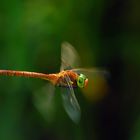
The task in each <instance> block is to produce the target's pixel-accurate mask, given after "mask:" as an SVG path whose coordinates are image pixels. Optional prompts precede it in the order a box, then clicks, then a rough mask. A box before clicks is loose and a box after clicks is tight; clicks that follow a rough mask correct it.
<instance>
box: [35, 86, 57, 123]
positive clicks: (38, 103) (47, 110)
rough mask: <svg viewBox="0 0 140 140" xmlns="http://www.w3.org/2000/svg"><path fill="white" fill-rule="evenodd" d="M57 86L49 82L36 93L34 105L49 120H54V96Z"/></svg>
mask: <svg viewBox="0 0 140 140" xmlns="http://www.w3.org/2000/svg"><path fill="white" fill-rule="evenodd" d="M54 90H55V87H54V86H53V85H52V84H47V85H46V86H44V87H42V88H41V89H40V90H38V91H36V92H35V94H34V96H33V97H34V98H33V101H34V105H35V107H36V108H37V109H38V111H39V112H40V113H41V114H42V116H43V117H44V118H45V119H46V120H47V121H53V119H54V118H53V117H54V112H55V109H54V108H55V103H54V100H53V99H52V98H53V97H54Z"/></svg>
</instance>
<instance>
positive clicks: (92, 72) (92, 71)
mask: <svg viewBox="0 0 140 140" xmlns="http://www.w3.org/2000/svg"><path fill="white" fill-rule="evenodd" d="M72 71H74V72H76V73H78V74H81V73H82V74H84V75H85V76H87V78H90V77H91V76H92V77H95V76H98V75H100V76H103V77H105V78H109V77H110V73H109V72H108V71H107V70H104V69H98V68H76V69H72Z"/></svg>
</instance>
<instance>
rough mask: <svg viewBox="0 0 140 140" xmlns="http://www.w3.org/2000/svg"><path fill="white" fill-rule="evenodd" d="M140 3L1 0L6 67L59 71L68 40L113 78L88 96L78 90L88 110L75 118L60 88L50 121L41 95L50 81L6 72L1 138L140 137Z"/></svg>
mask: <svg viewBox="0 0 140 140" xmlns="http://www.w3.org/2000/svg"><path fill="white" fill-rule="evenodd" d="M139 4H140V2H139V1H136V0H135V1H134V0H129V1H125V0H112V1H109V0H107V1H103V0H98V1H97V0H94V1H93V0H87V1H84V0H78V1H74V0H59V1H58V0H46V1H45V0H40V1H38V0H35V1H33V0H24V1H21V0H13V1H10V0H1V1H0V46H1V51H0V69H15V70H28V71H37V72H44V73H54V72H58V71H59V67H60V63H61V62H60V45H61V43H62V42H63V41H68V42H70V43H71V44H72V45H74V46H75V48H76V50H78V52H79V54H80V56H81V61H82V64H83V67H103V68H105V69H107V70H108V71H109V72H110V77H108V78H107V80H108V82H107V83H108V84H107V83H106V82H105V81H104V80H102V79H100V80H99V81H98V82H97V83H95V86H96V88H95V91H96V92H97V93H99V95H97V96H92V94H91V93H92V92H93V95H95V94H97V93H96V92H95V91H91V90H90V91H91V93H90V95H89V94H87V95H86V96H84V94H81V93H82V92H81V91H79V90H78V91H76V96H77V99H78V101H79V104H80V106H81V109H82V116H81V121H80V123H79V124H74V123H73V122H72V121H71V120H70V119H69V118H68V116H67V114H66V113H65V111H64V109H63V106H62V104H61V98H60V96H59V95H60V94H61V93H60V91H59V89H56V94H55V97H54V98H55V99H54V108H55V110H54V113H53V114H54V115H53V114H52V115H53V116H52V117H53V119H52V120H51V121H49V120H46V119H45V117H44V115H43V114H42V113H41V112H39V110H38V109H37V108H36V106H35V105H34V102H33V100H34V99H33V98H34V94H35V93H36V92H37V91H39V89H41V88H42V87H43V86H45V84H46V81H41V80H37V79H26V78H17V77H3V76H1V80H0V140H25V139H26V140H28V139H30V140H32V139H33V140H59V139H60V140H63V139H67V140H71V139H72V140H90V139H94V140H102V139H104V140H118V139H119V140H121V139H123V140H125V139H126V140H128V139H130V140H139V139H140V133H139V131H140V109H139V106H140V102H139V100H140V89H139V83H140V74H139V71H140V39H139V38H140V34H139V32H140V9H139ZM104 82H105V87H104V86H102V85H104V84H103V83H104ZM99 83H101V84H99ZM85 90H86V89H85ZM104 91H105V92H104ZM38 94H39V93H38ZM85 97H87V98H85ZM98 97H99V98H98ZM94 98H96V99H97V100H96V99H95V100H94ZM88 99H90V100H88ZM50 116H51V114H50Z"/></svg>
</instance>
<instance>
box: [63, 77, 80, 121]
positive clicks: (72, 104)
mask: <svg viewBox="0 0 140 140" xmlns="http://www.w3.org/2000/svg"><path fill="white" fill-rule="evenodd" d="M65 80H66V82H67V84H68V87H63V88H62V99H63V104H64V108H65V110H66V112H67V114H68V115H69V117H70V118H71V119H72V120H73V121H74V122H76V123H78V122H79V120H80V116H81V110H80V106H79V104H78V101H77V99H76V97H75V94H74V90H73V87H72V85H71V84H70V78H69V77H68V76H66V77H65Z"/></svg>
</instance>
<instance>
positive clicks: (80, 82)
mask: <svg viewBox="0 0 140 140" xmlns="http://www.w3.org/2000/svg"><path fill="white" fill-rule="evenodd" d="M77 85H78V87H80V88H84V87H86V86H87V85H88V79H87V77H86V76H85V75H84V74H80V75H79V76H78V79H77Z"/></svg>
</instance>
